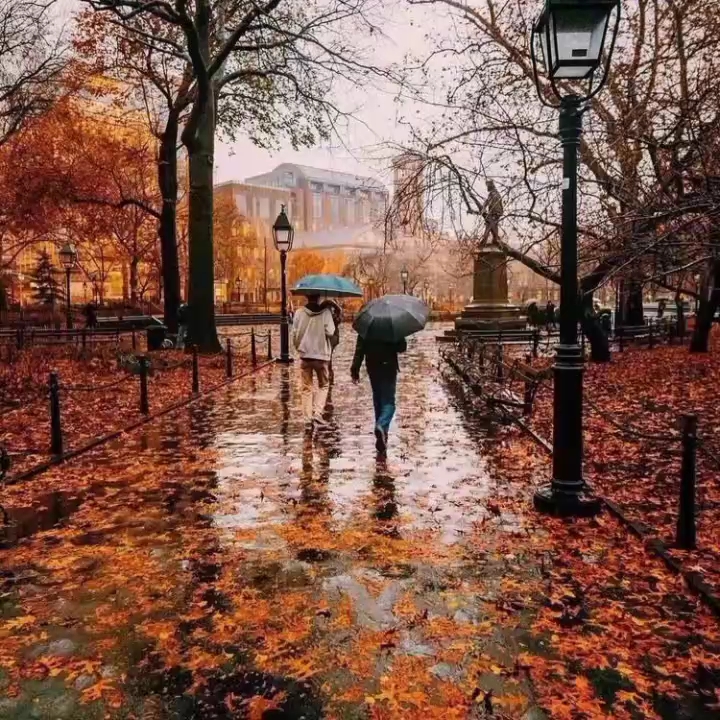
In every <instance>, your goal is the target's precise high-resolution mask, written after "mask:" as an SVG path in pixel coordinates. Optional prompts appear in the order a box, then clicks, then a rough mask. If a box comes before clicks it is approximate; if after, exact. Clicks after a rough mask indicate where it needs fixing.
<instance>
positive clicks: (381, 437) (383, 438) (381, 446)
mask: <svg viewBox="0 0 720 720" xmlns="http://www.w3.org/2000/svg"><path fill="white" fill-rule="evenodd" d="M375 449H376V450H377V451H378V452H379V453H381V454H383V455H384V454H385V452H387V433H386V432H385V431H384V430H383V429H382V428H381V427H380V426H377V427H376V428H375Z"/></svg>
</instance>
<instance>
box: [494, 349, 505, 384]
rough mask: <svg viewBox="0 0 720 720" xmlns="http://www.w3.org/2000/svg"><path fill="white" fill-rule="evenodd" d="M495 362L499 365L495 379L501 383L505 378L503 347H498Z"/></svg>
mask: <svg viewBox="0 0 720 720" xmlns="http://www.w3.org/2000/svg"><path fill="white" fill-rule="evenodd" d="M495 362H496V363H497V366H496V368H495V373H496V374H495V379H496V380H497V381H498V382H500V383H501V382H502V381H503V379H504V377H505V373H504V368H503V351H502V345H498V347H497V350H496V352H495Z"/></svg>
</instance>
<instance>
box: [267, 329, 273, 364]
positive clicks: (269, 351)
mask: <svg viewBox="0 0 720 720" xmlns="http://www.w3.org/2000/svg"><path fill="white" fill-rule="evenodd" d="M267 359H268V360H272V359H273V356H272V332H271V331H270V330H268V355H267Z"/></svg>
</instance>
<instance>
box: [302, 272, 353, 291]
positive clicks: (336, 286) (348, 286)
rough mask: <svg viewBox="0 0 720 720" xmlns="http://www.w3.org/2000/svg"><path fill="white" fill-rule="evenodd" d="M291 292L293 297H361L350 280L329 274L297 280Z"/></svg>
mask: <svg viewBox="0 0 720 720" xmlns="http://www.w3.org/2000/svg"><path fill="white" fill-rule="evenodd" d="M291 292H292V293H293V295H324V296H325V297H362V296H363V291H362V290H361V289H360V288H359V287H358V286H357V285H356V284H355V283H354V282H353V281H352V280H349V279H348V278H346V277H343V276H342V275H333V274H331V273H324V274H321V275H306V276H305V277H304V278H301V279H300V280H298V282H297V284H296V285H295V287H294V288H293V289H292V291H291Z"/></svg>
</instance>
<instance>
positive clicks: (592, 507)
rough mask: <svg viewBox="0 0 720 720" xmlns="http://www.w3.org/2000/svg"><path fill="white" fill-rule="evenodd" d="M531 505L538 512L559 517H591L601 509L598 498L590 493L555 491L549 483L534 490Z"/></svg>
mask: <svg viewBox="0 0 720 720" xmlns="http://www.w3.org/2000/svg"><path fill="white" fill-rule="evenodd" d="M533 505H534V506H535V509H536V510H537V511H538V512H542V513H547V514H548V515H556V516H559V517H593V516H594V515H597V514H598V513H599V512H600V510H601V509H602V501H601V500H600V498H598V497H596V496H595V495H592V494H591V493H588V492H580V493H563V492H557V491H553V486H552V485H551V484H548V485H543V486H542V487H541V488H540V489H539V490H537V491H536V492H535V495H534V496H533Z"/></svg>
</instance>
